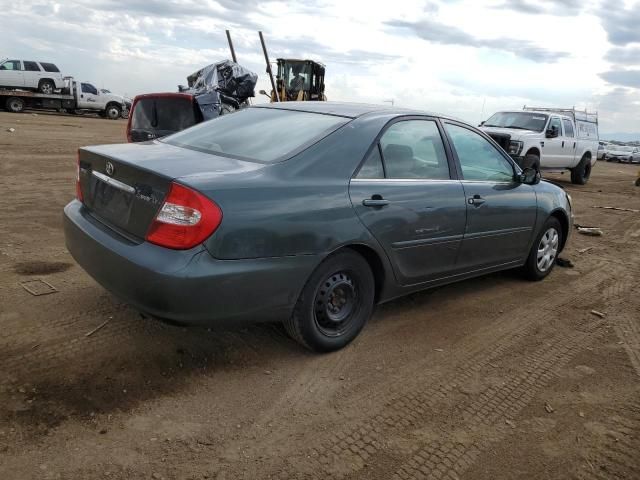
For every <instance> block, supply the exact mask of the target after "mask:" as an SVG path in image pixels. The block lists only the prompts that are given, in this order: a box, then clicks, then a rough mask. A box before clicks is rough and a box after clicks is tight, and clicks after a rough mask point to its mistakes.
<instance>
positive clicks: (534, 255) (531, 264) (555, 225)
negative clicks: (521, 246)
mask: <svg viewBox="0 0 640 480" xmlns="http://www.w3.org/2000/svg"><path fill="white" fill-rule="evenodd" d="M550 230H555V232H556V234H557V237H556V241H555V242H552V243H553V244H555V245H556V251H555V253H554V254H553V258H550V263H549V264H548V265H542V267H543V268H541V265H540V263H539V261H540V259H539V258H538V257H539V255H538V253H539V250H540V248H541V246H542V242H543V238H544V237H545V235H547V232H549V231H550ZM562 235H563V233H562V226H561V225H560V222H559V221H558V219H557V218H556V217H549V218H548V219H547V221H546V222H545V223H544V225H543V226H542V228H541V229H540V233H539V234H538V236H537V237H536V240H535V242H533V245H532V246H531V251H530V252H529V256H528V257H527V262H526V263H525V264H524V267H523V272H524V274H525V276H526V277H527V278H528V279H529V280H533V281H539V280H542V279H543V278H545V277H546V276H547V275H549V274H550V273H551V270H553V267H554V266H555V264H556V260H557V258H558V254H559V253H560V245H562ZM548 253H550V254H551V253H552V252H551V250H549V251H548Z"/></svg>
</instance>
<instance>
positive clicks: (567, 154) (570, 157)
mask: <svg viewBox="0 0 640 480" xmlns="http://www.w3.org/2000/svg"><path fill="white" fill-rule="evenodd" d="M562 126H563V127H564V137H562V155H563V156H564V165H565V166H567V167H573V166H575V165H576V164H577V163H578V161H579V160H580V159H579V158H576V149H577V146H578V142H577V139H576V131H575V127H574V126H573V121H572V120H571V119H570V118H567V117H562Z"/></svg>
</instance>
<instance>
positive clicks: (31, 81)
mask: <svg viewBox="0 0 640 480" xmlns="http://www.w3.org/2000/svg"><path fill="white" fill-rule="evenodd" d="M22 63H23V65H24V86H25V87H26V88H34V89H35V88H38V85H39V84H40V80H41V79H42V73H43V72H42V70H40V65H38V63H37V62H34V61H31V60H25V61H24V62H22Z"/></svg>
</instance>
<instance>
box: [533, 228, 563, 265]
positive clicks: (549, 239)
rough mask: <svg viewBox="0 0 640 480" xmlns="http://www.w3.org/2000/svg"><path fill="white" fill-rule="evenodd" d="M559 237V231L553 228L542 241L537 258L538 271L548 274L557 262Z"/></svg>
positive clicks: (543, 236)
mask: <svg viewBox="0 0 640 480" xmlns="http://www.w3.org/2000/svg"><path fill="white" fill-rule="evenodd" d="M558 246H559V236H558V231H557V230H556V229H555V228H553V227H551V228H549V229H548V230H547V231H546V232H544V235H542V238H541V239H540V243H539V244H538V252H537V256H536V260H537V265H538V269H539V270H540V271H541V272H546V271H547V270H549V268H550V267H551V266H552V265H553V264H554V262H555V261H556V256H557V255H558Z"/></svg>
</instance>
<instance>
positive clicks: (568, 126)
mask: <svg viewBox="0 0 640 480" xmlns="http://www.w3.org/2000/svg"><path fill="white" fill-rule="evenodd" d="M562 123H563V124H564V136H565V137H573V124H572V123H571V120H569V119H567V118H563V119H562Z"/></svg>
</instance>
